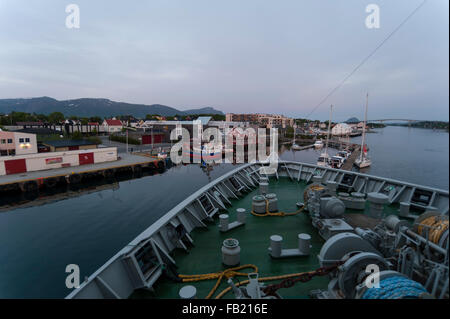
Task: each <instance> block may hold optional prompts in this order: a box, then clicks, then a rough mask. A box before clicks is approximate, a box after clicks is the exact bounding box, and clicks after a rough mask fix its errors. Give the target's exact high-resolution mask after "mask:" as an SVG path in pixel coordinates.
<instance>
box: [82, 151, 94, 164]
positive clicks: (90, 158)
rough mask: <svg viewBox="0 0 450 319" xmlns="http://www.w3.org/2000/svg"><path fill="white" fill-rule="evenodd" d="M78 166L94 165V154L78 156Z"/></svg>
mask: <svg viewBox="0 0 450 319" xmlns="http://www.w3.org/2000/svg"><path fill="white" fill-rule="evenodd" d="M78 160H79V161H80V165H86V164H94V153H85V154H78Z"/></svg>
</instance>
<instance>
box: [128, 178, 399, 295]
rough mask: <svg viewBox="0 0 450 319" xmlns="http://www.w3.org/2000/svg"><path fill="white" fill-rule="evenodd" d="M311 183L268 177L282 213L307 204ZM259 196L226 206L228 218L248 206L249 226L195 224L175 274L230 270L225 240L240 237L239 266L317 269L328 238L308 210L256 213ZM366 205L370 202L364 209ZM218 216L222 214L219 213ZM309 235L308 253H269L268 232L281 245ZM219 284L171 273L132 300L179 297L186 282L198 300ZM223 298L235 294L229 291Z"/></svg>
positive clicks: (364, 223) (272, 270)
mask: <svg viewBox="0 0 450 319" xmlns="http://www.w3.org/2000/svg"><path fill="white" fill-rule="evenodd" d="M306 186H307V184H306V183H305V182H304V181H300V182H293V181H291V180H289V179H288V178H280V179H279V180H275V179H271V180H270V185H269V187H270V193H276V194H277V197H278V208H279V210H281V211H285V212H293V211H296V210H297V207H296V203H297V202H299V201H301V202H303V192H304V190H305V188H306ZM257 194H258V189H253V190H252V191H251V192H248V193H247V194H246V195H245V196H243V197H241V198H239V199H233V200H231V203H232V205H231V206H229V207H227V212H225V211H222V212H220V213H227V214H229V216H230V222H231V221H234V220H236V209H237V208H245V209H246V211H247V212H248V214H247V219H246V224H245V225H243V226H240V227H237V228H235V229H232V230H230V231H228V232H225V233H222V232H220V231H219V228H218V224H219V222H218V218H217V217H216V218H214V224H213V222H210V223H209V224H208V227H207V228H197V229H195V230H194V231H192V233H191V234H190V236H191V237H192V239H193V241H194V247H192V248H191V249H190V250H189V252H186V251H184V250H182V249H175V250H174V251H173V252H172V257H173V258H174V260H175V261H176V264H177V266H178V267H177V272H178V273H179V274H184V275H194V274H206V273H215V272H220V271H223V270H225V269H227V268H226V267H225V266H224V265H223V264H222V257H221V247H222V242H223V241H224V240H225V239H227V238H235V239H237V240H239V244H240V247H241V253H240V261H241V262H240V265H246V264H253V265H255V266H257V267H258V273H259V277H260V278H261V277H268V276H274V275H277V276H279V275H284V274H292V273H299V272H307V271H311V270H315V269H317V268H318V267H319V261H318V258H317V255H318V254H319V252H320V249H321V247H322V245H323V244H324V242H325V241H324V239H322V237H321V236H320V235H319V234H318V231H317V229H315V228H314V227H313V226H312V225H311V219H310V217H309V216H308V214H307V213H305V212H301V213H300V214H297V215H293V216H284V217H279V216H266V217H258V216H253V215H252V214H250V213H249V212H250V211H251V206H252V197H253V196H255V195H257ZM367 209H368V207H367V206H366V211H367ZM397 212H398V204H392V205H389V206H387V207H386V210H385V213H386V214H397ZM218 214H219V213H218ZM345 219H346V221H347V223H349V224H350V225H351V226H353V227H355V226H359V227H371V226H373V225H374V224H375V223H376V221H375V220H373V219H371V218H370V217H368V216H366V215H363V214H361V211H352V210H348V209H347V210H346V215H345ZM299 233H307V234H309V235H310V236H311V245H312V247H311V251H310V255H309V256H305V257H291V258H282V259H274V258H272V257H271V256H270V255H269V252H268V247H269V245H270V239H269V238H270V236H271V235H274V234H277V235H281V236H282V237H283V248H296V247H297V235H298V234H299ZM240 271H241V272H252V271H253V270H252V269H251V268H247V269H242V270H240ZM246 279H248V278H247V277H243V276H241V277H236V278H235V279H234V282H235V283H238V282H239V281H244V280H246ZM328 281H329V279H328V278H327V276H324V277H314V278H313V279H312V280H311V281H309V282H307V283H297V284H296V285H294V286H293V287H291V288H283V289H280V290H279V291H278V293H279V294H280V295H281V296H282V297H283V298H308V294H309V292H310V291H311V290H314V289H326V288H327V285H328ZM278 282H280V280H276V281H270V282H266V283H265V284H266V285H268V284H273V283H278ZM215 283H216V279H212V280H205V281H197V282H193V283H192V282H190V283H186V282H184V283H177V282H174V281H173V280H170V279H168V278H167V277H164V276H163V277H161V278H160V279H159V280H158V281H157V282H156V283H155V284H154V285H153V289H154V291H153V292H150V291H148V290H142V289H141V290H136V291H135V292H134V293H133V294H132V295H131V298H179V295H178V292H179V290H180V288H181V287H183V286H185V285H193V286H195V287H196V289H197V298H205V297H206V296H207V295H208V293H209V292H210V291H211V289H212V288H213V286H214V285H215ZM227 287H229V285H228V284H227V283H226V278H224V279H222V282H221V284H220V285H219V287H218V288H217V290H216V292H215V293H214V294H213V296H212V297H211V298H215V297H216V296H217V295H218V294H219V293H220V292H221V291H222V290H224V289H225V288H227ZM223 298H234V295H233V293H232V292H231V291H230V292H228V293H227V294H226V295H224V297H223Z"/></svg>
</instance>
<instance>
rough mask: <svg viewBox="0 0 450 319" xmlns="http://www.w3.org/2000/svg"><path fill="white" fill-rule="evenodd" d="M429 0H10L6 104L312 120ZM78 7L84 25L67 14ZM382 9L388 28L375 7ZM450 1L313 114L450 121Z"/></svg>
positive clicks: (0, 50) (429, 9) (3, 49)
mask: <svg viewBox="0 0 450 319" xmlns="http://www.w3.org/2000/svg"><path fill="white" fill-rule="evenodd" d="M421 2H422V0H395V1H393V0H391V1H381V0H367V1H363V0H346V1H343V0H341V1H336V0H328V1H325V0H322V1H317V0H315V1H313V0H280V1H266V0H244V1H243V0H240V1H237V0H227V1H225V0H221V1H218V0H217V1H211V0H189V1H188V0H179V1H174V0H151V1H92V0H91V1H84V0H83V1H82V0H69V1H61V0H45V1H30V0H0V98H16V97H35V96H44V95H46V96H51V97H54V98H56V99H71V98H80V97H102V98H109V99H112V100H115V101H126V102H130V103H145V104H154V103H159V104H165V105H170V106H173V107H176V108H179V109H188V108H193V107H205V106H213V107H215V108H217V109H220V110H222V111H223V112H236V113H242V112H268V113H282V114H285V115H289V116H295V117H302V116H305V115H306V114H308V113H309V112H310V111H311V110H312V108H313V107H314V106H315V105H316V104H317V103H318V102H319V101H320V100H321V99H322V98H323V97H324V96H325V95H326V94H327V93H328V92H329V91H330V90H331V89H332V88H334V87H335V86H336V85H337V84H338V83H339V82H340V81H341V80H342V79H343V78H344V77H345V76H346V75H347V74H348V73H349V72H350V71H351V70H352V69H353V68H354V67H355V66H356V65H357V64H358V63H359V62H360V61H361V60H362V59H363V58H364V57H365V56H366V55H368V54H369V53H370V52H371V51H372V50H373V49H374V48H375V47H376V46H377V45H378V44H379V43H380V42H381V41H382V40H383V39H384V38H385V37H386V36H387V35H388V34H389V33H390V32H391V31H392V30H393V29H394V28H395V27H396V26H397V25H398V24H399V23H400V22H401V21H402V20H403V19H404V18H405V17H406V16H407V15H408V14H409V13H410V12H411V11H412V10H413V9H414V8H415V7H416V6H417V5H418V4H420V3H421ZM69 3H75V4H78V5H79V7H80V11H81V19H80V20H81V27H80V29H67V28H66V27H65V19H66V16H67V13H66V12H65V7H66V5H67V4H69ZM370 3H375V4H378V5H379V6H380V10H381V12H380V13H381V19H380V24H381V28H380V29H367V28H366V27H365V23H364V21H365V18H366V16H367V15H368V13H366V12H365V8H366V6H367V5H368V4H370ZM448 6H449V2H448V1H447V0H429V1H428V2H427V3H426V4H425V6H424V7H422V8H421V9H420V10H419V11H418V12H417V13H416V15H414V16H413V17H412V19H410V20H409V21H408V22H407V24H405V25H404V26H403V27H402V28H401V29H400V30H399V31H398V32H397V33H396V34H395V35H394V36H393V37H392V38H391V39H390V40H389V41H388V42H387V43H386V44H385V45H384V46H383V47H382V48H381V49H380V50H379V51H378V52H377V53H376V54H375V55H374V56H373V57H372V58H371V59H370V60H369V61H368V62H367V63H366V64H365V65H364V66H363V67H361V68H360V69H359V70H358V72H357V73H356V74H355V75H353V76H352V77H351V78H350V79H349V81H348V82H347V83H346V84H345V85H344V86H343V87H342V88H341V89H340V90H339V91H338V92H336V93H335V94H334V95H333V96H331V97H330V98H329V99H328V100H327V101H326V102H325V103H324V104H323V105H322V106H321V107H320V108H319V109H318V110H317V111H316V112H315V113H314V114H313V115H312V116H311V117H312V118H319V119H326V118H327V117H328V109H329V105H330V104H331V103H332V104H333V105H335V112H334V118H335V119H336V120H345V119H347V118H348V117H350V116H357V117H359V118H362V116H363V106H364V100H365V93H366V92H367V91H368V92H369V94H370V100H369V118H372V119H373V118H386V117H402V118H404V117H406V118H413V119H440V120H444V121H448V119H449V112H448V104H449V93H448V92H449V91H448V86H449V82H448V76H449V62H448V61H449V60H448V54H449V51H448V50H449V45H448V36H449V35H448V30H449V17H448V10H449V8H448Z"/></svg>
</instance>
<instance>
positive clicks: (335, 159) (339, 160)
mask: <svg viewBox="0 0 450 319" xmlns="http://www.w3.org/2000/svg"><path fill="white" fill-rule="evenodd" d="M344 161H345V158H344V157H341V156H332V157H331V158H330V161H329V162H330V166H331V167H332V168H341V167H342V165H343V164H344Z"/></svg>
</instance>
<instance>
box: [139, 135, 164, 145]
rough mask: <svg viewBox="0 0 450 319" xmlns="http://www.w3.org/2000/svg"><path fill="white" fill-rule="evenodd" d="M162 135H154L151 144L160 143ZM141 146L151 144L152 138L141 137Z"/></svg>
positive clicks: (147, 136)
mask: <svg viewBox="0 0 450 319" xmlns="http://www.w3.org/2000/svg"><path fill="white" fill-rule="evenodd" d="M162 139H163V135H162V134H155V135H153V144H160V143H162ZM142 144H144V145H145V144H152V136H151V135H142Z"/></svg>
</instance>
